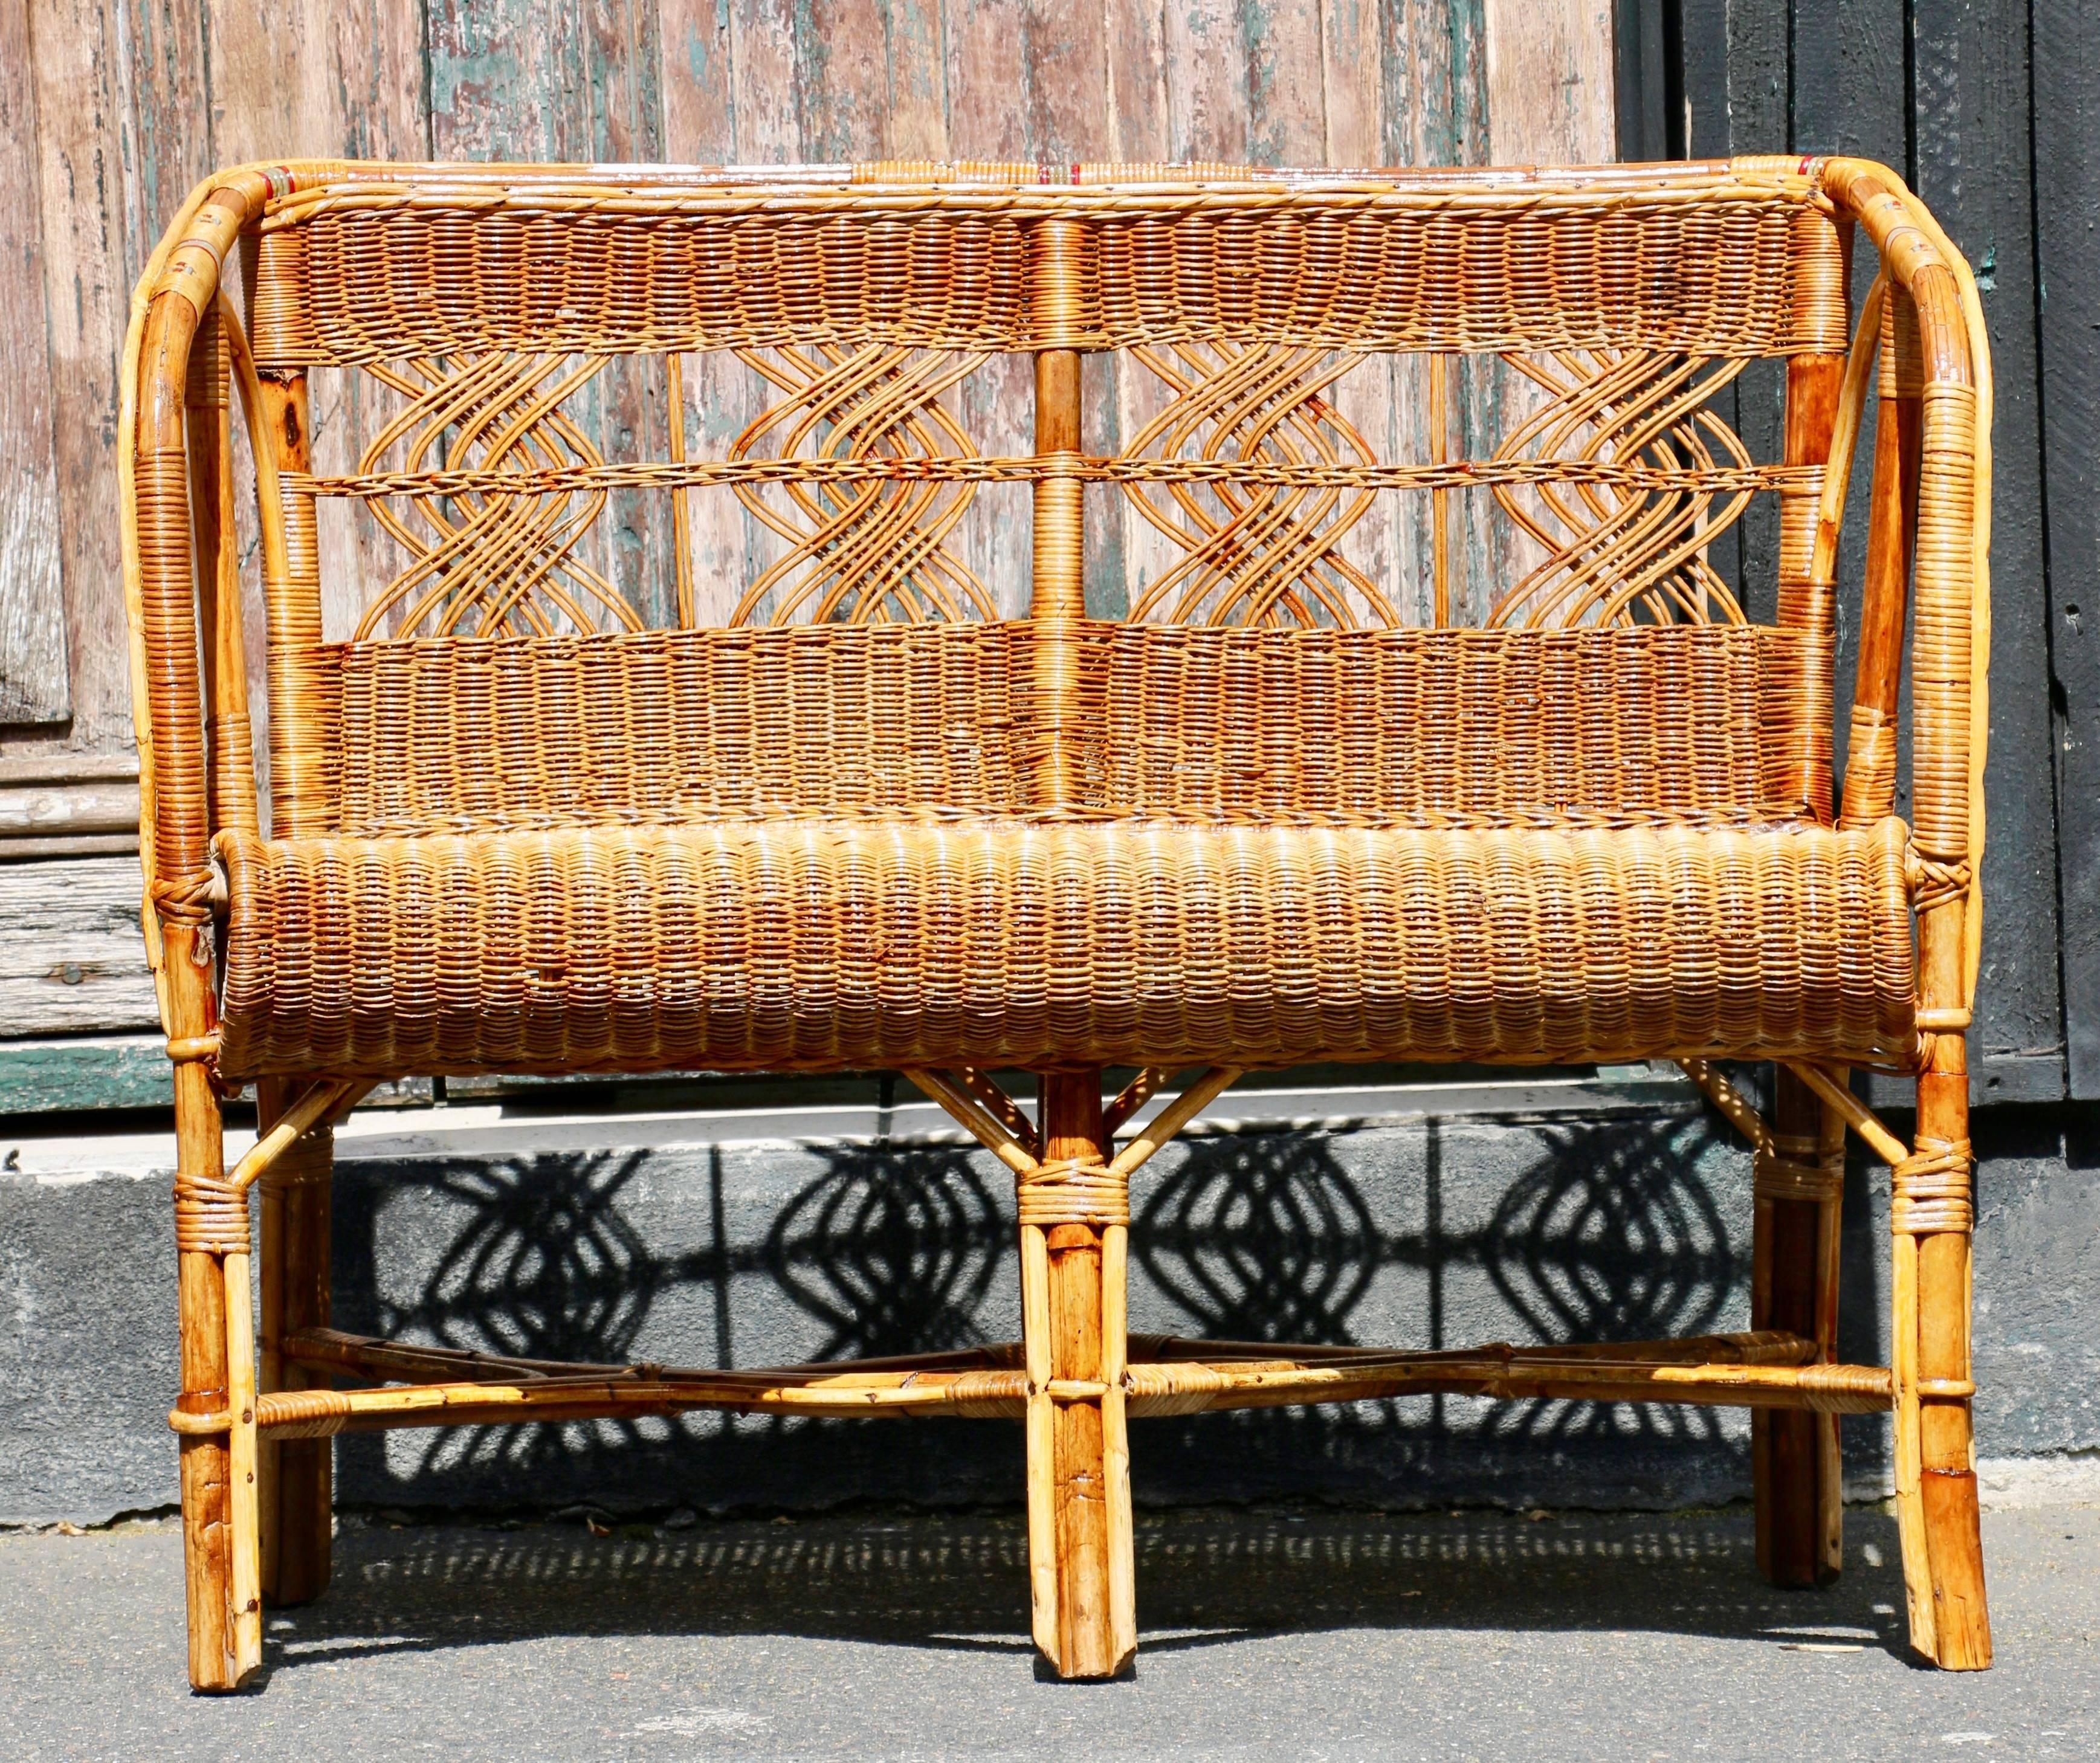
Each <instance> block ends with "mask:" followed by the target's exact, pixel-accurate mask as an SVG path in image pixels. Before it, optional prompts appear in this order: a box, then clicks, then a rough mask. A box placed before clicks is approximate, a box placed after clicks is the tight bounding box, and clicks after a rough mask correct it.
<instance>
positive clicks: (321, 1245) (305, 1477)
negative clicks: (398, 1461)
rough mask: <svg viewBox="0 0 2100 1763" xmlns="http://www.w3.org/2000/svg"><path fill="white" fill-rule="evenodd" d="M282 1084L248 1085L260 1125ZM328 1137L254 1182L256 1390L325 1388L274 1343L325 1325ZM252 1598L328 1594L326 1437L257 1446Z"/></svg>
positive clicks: (330, 1460) (303, 1144)
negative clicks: (257, 1219)
mask: <svg viewBox="0 0 2100 1763" xmlns="http://www.w3.org/2000/svg"><path fill="white" fill-rule="evenodd" d="M284 1087H285V1086H282V1085H281V1084H278V1083H267V1084H263V1085H261V1086H258V1088H259V1090H260V1091H261V1092H262V1094H261V1095H259V1096H258V1101H259V1102H260V1104H261V1109H260V1112H261V1113H262V1123H263V1125H264V1126H266V1127H267V1125H268V1122H270V1120H271V1119H273V1118H274V1117H276V1115H277V1114H279V1113H281V1112H282V1111H283V1108H284V1104H285V1101H286V1100H288V1098H287V1097H286V1096H285V1095H284V1093H283V1091H284ZM334 1136H335V1135H334V1134H333V1132H332V1131H330V1130H329V1128H328V1127H326V1126H316V1127H315V1128H313V1129H312V1130H311V1131H309V1132H308V1133H307V1135H306V1137H305V1138H303V1139H301V1140H300V1141H299V1142H298V1144H296V1145H294V1146H293V1148H291V1149H290V1150H289V1151H287V1152H286V1153H285V1154H284V1155H283V1156H282V1157H280V1158H279V1159H278V1161H276V1163H275V1164H273V1165H272V1166H271V1168H270V1170H269V1171H268V1173H267V1175H264V1177H263V1178H262V1228H261V1233H260V1234H261V1240H262V1266H261V1267H260V1268H259V1269H258V1273H259V1276H260V1281H261V1285H262V1335H261V1340H260V1343H259V1344H260V1349H261V1350H260V1353H259V1355H258V1356H259V1360H260V1377H261V1387H262V1389H264V1390H267V1391H278V1390H304V1389H308V1388H311V1387H312V1386H314V1385H315V1383H317V1382H319V1383H325V1382H328V1381H329V1380H327V1379H326V1378H324V1377H315V1375H314V1374H313V1373H310V1372H308V1371H307V1370H305V1369H303V1368H302V1367H299V1366H297V1365H291V1364H286V1363H285V1358H284V1354H283V1349H282V1343H283V1342H284V1340H285V1337H286V1336H287V1335H290V1334H294V1333H298V1331H300V1330H301V1329H324V1328H326V1327H327V1326H328V1324H329V1170H330V1166H331V1163H332V1161H333V1153H334ZM261 1461H262V1500H261V1506H262V1593H263V1596H264V1598H266V1599H267V1601H268V1602H270V1603H271V1604H272V1605H285V1604H301V1603H305V1602H308V1601H309V1600H310V1599H312V1598H318V1597H320V1594H321V1593H323V1592H324V1591H325V1590H327V1589H328V1583H329V1558H330V1550H331V1547H332V1532H333V1518H332V1514H333V1492H334V1447H333V1441H332V1440H330V1439H282V1440H268V1441H266V1442H265V1443H264V1444H263V1447H262V1453H261Z"/></svg>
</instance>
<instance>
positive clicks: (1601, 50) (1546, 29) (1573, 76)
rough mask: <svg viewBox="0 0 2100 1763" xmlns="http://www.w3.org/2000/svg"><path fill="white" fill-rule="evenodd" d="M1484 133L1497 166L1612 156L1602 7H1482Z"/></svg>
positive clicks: (1607, 39)
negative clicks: (1485, 71) (1485, 49)
mask: <svg viewBox="0 0 2100 1763" xmlns="http://www.w3.org/2000/svg"><path fill="white" fill-rule="evenodd" d="M1486 19H1487V38H1488V128H1489V139H1490V140H1491V141H1492V142H1493V149H1494V152H1493V157H1494V160H1495V162H1496V163H1497V164H1498V165H1594V164H1595V163H1596V162H1597V161H1600V160H1608V159H1609V158H1610V157H1611V156H1612V134H1613V130H1614V126H1615V121H1616V114H1617V112H1616V108H1615V104H1616V101H1615V99H1614V98H1613V95H1612V7H1611V4H1610V0H1487V6H1486Z"/></svg>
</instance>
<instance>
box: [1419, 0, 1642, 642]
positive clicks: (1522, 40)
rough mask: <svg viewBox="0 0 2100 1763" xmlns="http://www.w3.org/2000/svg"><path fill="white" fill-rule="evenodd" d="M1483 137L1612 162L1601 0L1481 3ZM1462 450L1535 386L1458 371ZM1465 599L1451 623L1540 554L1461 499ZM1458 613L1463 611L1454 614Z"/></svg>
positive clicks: (1490, 506)
mask: <svg viewBox="0 0 2100 1763" xmlns="http://www.w3.org/2000/svg"><path fill="white" fill-rule="evenodd" d="M1484 16H1485V24H1486V34H1487V79H1488V138H1489V143H1490V148H1491V154H1490V156H1491V157H1492V158H1493V161H1494V162H1495V163H1496V164H1498V165H1592V164H1595V163H1596V162H1597V161H1600V160H1608V159H1609V158H1611V157H1612V148H1613V145H1614V140H1613V137H1614V134H1615V133H1616V130H1617V102H1616V99H1615V98H1614V95H1613V92H1612V79H1613V75H1614V69H1613V67H1612V6H1611V4H1610V0H1486V7H1485V15H1484ZM1464 365H1465V369H1466V371H1465V372H1463V373H1462V375H1461V376H1459V380H1460V383H1461V384H1462V386H1463V387H1464V391H1463V393H1462V396H1463V399H1464V402H1465V408H1466V411H1467V421H1468V426H1469V430H1470V432H1469V434H1468V435H1467V443H1468V451H1469V452H1473V453H1474V454H1476V456H1477V455H1479V454H1480V453H1482V452H1485V451H1487V450H1489V449H1490V448H1492V447H1493V445H1494V444H1496V443H1498V441H1499V440H1500V439H1501V438H1502V436H1504V435H1506V434H1510V433H1511V432H1512V431H1513V430H1515V429H1516V428H1517V427H1518V426H1520V425H1521V424H1522V423H1523V422H1524V420H1525V419H1526V418H1527V417H1529V416H1530V415H1531V414H1532V413H1533V412H1534V411H1536V410H1537V409H1538V408H1539V407H1540V406H1541V404H1542V403H1543V402H1544V399H1545V394H1544V393H1543V392H1542V390H1541V389H1540V388H1539V387H1537V386H1535V385H1533V383H1532V382H1531V381H1529V380H1527V379H1525V378H1524V377H1522V376H1520V375H1519V374H1517V373H1515V372H1511V371H1510V370H1508V369H1507V368H1505V367H1504V366H1503V364H1501V363H1499V362H1492V361H1485V360H1480V359H1471V360H1468V361H1467V362H1466V363H1465V364H1464ZM1462 506H1463V509H1464V518H1465V522H1466V527H1467V542H1466V545H1465V557H1466V576H1467V584H1466V591H1465V593H1464V594H1463V596H1461V594H1460V593H1459V592H1458V584H1457V583H1456V582H1455V581H1454V584H1453V588H1454V592H1453V596H1452V599H1453V606H1454V615H1455V616H1457V617H1458V619H1459V620H1460V622H1462V623H1467V624H1471V623H1475V622H1477V621H1478V620H1479V619H1480V618H1481V617H1483V616H1484V615H1485V613H1486V611H1487V609H1488V607H1489V606H1490V605H1492V604H1493V601H1494V599H1495V598H1496V597H1497V596H1498V595H1499V594H1500V593H1502V591H1504V590H1505V589H1506V588H1509V587H1510V586H1511V585H1512V584H1515V582H1516V581H1517V580H1519V579H1520V577H1521V576H1522V575H1524V573H1525V572H1526V571H1529V570H1530V569H1532V568H1533V567H1535V566H1537V564H1538V563H1540V562H1542V561H1544V559H1545V557H1546V552H1545V550H1544V549H1543V548H1542V546H1540V545H1539V544H1538V543H1537V540H1533V538H1532V537H1531V536H1529V534H1527V533H1524V532H1523V531H1520V530H1519V529H1518V527H1516V525H1515V522H1512V521H1511V520H1509V519H1507V518H1506V517H1505V516H1504V515H1503V514H1502V511H1501V509H1499V507H1498V506H1497V505H1495V504H1494V503H1493V500H1492V499H1491V498H1490V497H1488V496H1482V495H1480V494H1479V493H1477V492H1475V493H1472V494H1470V495H1467V496H1465V497H1463V498H1462ZM1461 605H1463V606H1464V610H1463V611H1462V612H1458V610H1457V609H1458V607H1459V606H1461Z"/></svg>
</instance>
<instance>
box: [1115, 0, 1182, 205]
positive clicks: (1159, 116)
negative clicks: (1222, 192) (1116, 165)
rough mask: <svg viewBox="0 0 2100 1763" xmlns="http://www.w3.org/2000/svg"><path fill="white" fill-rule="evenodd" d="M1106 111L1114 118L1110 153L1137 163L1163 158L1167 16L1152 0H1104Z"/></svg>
mask: <svg viewBox="0 0 2100 1763" xmlns="http://www.w3.org/2000/svg"><path fill="white" fill-rule="evenodd" d="M1165 29H1166V20H1165V18H1164V16H1163V15H1162V12H1161V11H1160V8H1159V7H1158V3H1157V0H1107V7H1106V11H1105V31H1106V33H1107V37H1108V45H1109V106H1108V108H1109V114H1110V117H1113V118H1114V127H1115V136H1114V148H1113V152H1114V156H1115V157H1116V158H1118V159H1119V160H1123V161H1127V162H1129V163H1132V164H1136V165H1149V164H1152V163H1154V162H1155V161H1159V160H1162V159H1165V158H1166V157H1167V155H1168V153H1169V152H1171V148H1170V147H1169V145H1168V130H1167V44H1166V37H1165V34H1164V33H1165Z"/></svg>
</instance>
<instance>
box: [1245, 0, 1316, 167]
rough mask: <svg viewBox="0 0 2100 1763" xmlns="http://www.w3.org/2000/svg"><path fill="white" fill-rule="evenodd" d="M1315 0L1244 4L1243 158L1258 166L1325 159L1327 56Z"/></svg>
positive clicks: (1262, 0) (1252, 0) (1248, 0)
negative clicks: (1244, 127) (1244, 135)
mask: <svg viewBox="0 0 2100 1763" xmlns="http://www.w3.org/2000/svg"><path fill="white" fill-rule="evenodd" d="M1240 30H1241V37H1242V42H1243V44H1244V45H1245V48H1244V51H1243V53H1244V55H1245V57H1246V86H1247V156H1248V158H1250V159H1251V160H1252V161H1254V163H1255V164H1256V165H1320V164H1321V163H1323V162H1325V161H1326V158H1327V117H1326V44H1325V41H1324V37H1323V33H1322V31H1321V16H1320V3H1319V0H1243V5H1242V12H1241V15H1240Z"/></svg>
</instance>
